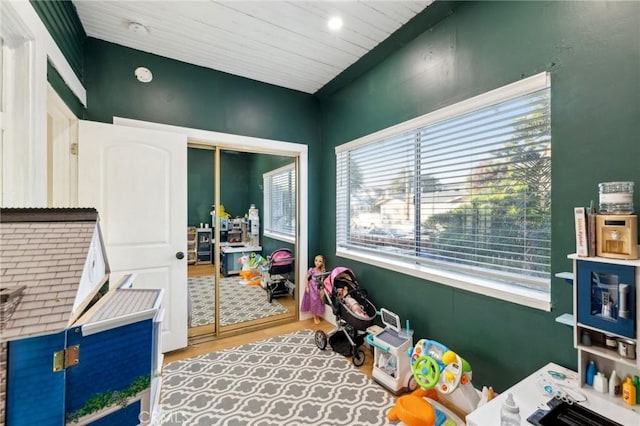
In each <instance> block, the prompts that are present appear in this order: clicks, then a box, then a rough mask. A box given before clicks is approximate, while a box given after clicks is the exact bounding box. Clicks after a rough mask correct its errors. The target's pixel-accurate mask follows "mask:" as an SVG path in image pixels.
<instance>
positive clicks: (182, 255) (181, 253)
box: [176, 251, 184, 259]
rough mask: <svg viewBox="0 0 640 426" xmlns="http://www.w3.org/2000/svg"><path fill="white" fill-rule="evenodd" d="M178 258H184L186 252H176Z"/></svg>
mask: <svg viewBox="0 0 640 426" xmlns="http://www.w3.org/2000/svg"><path fill="white" fill-rule="evenodd" d="M176 258H177V259H184V253H183V252H181V251H179V252H177V253H176Z"/></svg>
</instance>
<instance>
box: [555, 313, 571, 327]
mask: <svg viewBox="0 0 640 426" xmlns="http://www.w3.org/2000/svg"><path fill="white" fill-rule="evenodd" d="M556 322H559V323H560V324H565V325H568V326H570V327H573V325H574V324H575V321H574V319H573V315H572V314H562V315H560V316H559V317H558V318H556Z"/></svg>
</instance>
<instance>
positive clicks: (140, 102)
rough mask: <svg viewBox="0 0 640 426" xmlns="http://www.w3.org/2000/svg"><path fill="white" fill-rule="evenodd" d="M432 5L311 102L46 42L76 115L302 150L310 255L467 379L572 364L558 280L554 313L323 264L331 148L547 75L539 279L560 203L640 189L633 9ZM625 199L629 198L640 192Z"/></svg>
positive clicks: (329, 247)
mask: <svg viewBox="0 0 640 426" xmlns="http://www.w3.org/2000/svg"><path fill="white" fill-rule="evenodd" d="M55 3H58V2H55ZM432 7H434V9H431V8H432ZM432 7H429V8H427V10H426V11H425V12H424V13H423V14H421V15H420V16H418V17H416V18H415V19H414V20H412V21H411V22H410V23H409V24H408V25H407V26H405V27H403V28H402V29H401V32H402V34H403V35H404V37H406V36H407V35H410V36H413V35H417V37H416V38H415V39H414V40H413V41H410V42H407V41H406V38H401V37H395V36H396V34H398V33H396V34H394V37H393V39H392V40H391V44H390V43H387V42H385V43H383V44H382V45H381V46H380V47H379V48H377V49H376V50H375V51H374V52H373V53H370V54H368V55H367V56H366V58H365V61H364V62H365V63H366V65H367V66H373V68H372V69H371V70H370V71H365V70H364V68H363V67H361V66H359V65H358V63H357V64H356V65H355V66H354V67H353V68H351V69H350V70H348V72H346V73H345V74H344V75H343V76H342V77H339V78H338V79H337V80H336V83H333V84H332V83H329V84H328V85H327V86H325V88H323V89H322V90H321V91H320V92H319V93H318V96H317V97H313V96H311V95H307V94H304V93H299V92H295V91H292V90H287V89H282V88H278V87H275V86H270V85H267V84H263V83H259V82H256V81H252V80H247V79H243V78H241V77H236V76H231V75H228V74H225V73H222V72H217V71H212V70H208V69H205V68H201V67H197V66H194V65H189V64H184V63H181V62H178V61H173V60H169V59H166V58H162V57H158V56H154V55H150V54H147V53H144V52H138V51H134V50H131V49H128V48H124V47H121V46H117V45H114V44H110V43H106V42H103V41H99V40H95V39H91V38H88V39H86V41H85V40H83V39H82V38H80V39H78V38H77V37H76V36H74V35H73V30H72V29H71V30H67V31H70V33H69V34H66V33H65V31H61V32H62V34H63V35H65V34H66V36H67V39H66V40H67V41H65V39H64V37H62V38H61V37H59V35H58V36H56V34H54V38H55V39H56V41H57V42H58V44H59V45H60V46H61V49H62V50H63V52H64V53H65V56H67V57H69V56H68V52H67V50H73V49H75V46H71V45H69V43H71V44H78V45H84V53H83V55H84V64H83V65H84V69H83V72H80V71H77V72H78V73H79V75H82V78H83V81H84V85H85V88H86V89H87V99H88V109H87V110H86V112H85V113H84V118H87V119H89V120H95V121H103V122H112V118H113V116H121V117H127V118H133V119H139V120H148V121H155V122H161V123H166V124H173V125H178V126H186V127H193V128H200V129H205V130H212V131H220V132H225V133H231V134H238V135H247V136H255V137H260V138H267V139H274V140H283V141H290V142H297V143H305V144H307V145H308V147H309V242H306V243H307V244H308V247H309V253H310V256H313V254H315V253H318V252H321V253H324V254H325V255H326V256H327V257H328V262H329V265H331V266H337V265H345V266H350V267H352V268H353V269H354V270H355V271H356V274H357V275H358V278H359V281H360V282H361V283H362V284H363V286H364V287H366V288H367V290H369V293H370V295H371V298H372V300H373V301H374V303H375V304H376V305H377V306H378V307H387V308H388V309H391V310H393V311H396V312H397V313H398V314H400V316H401V317H402V318H403V319H404V318H408V319H410V320H411V322H412V324H413V325H414V328H415V330H416V337H417V338H418V337H427V338H432V339H437V340H440V341H442V342H443V343H445V344H447V345H449V346H450V347H452V348H453V349H455V350H456V351H458V352H459V353H460V354H461V355H462V356H464V357H466V358H467V359H468V360H469V361H470V362H471V364H472V366H473V368H474V383H475V384H476V385H482V384H491V385H493V386H494V387H495V388H496V389H497V390H499V391H500V390H502V389H504V388H505V387H507V386H509V385H511V384H513V383H514V382H516V381H517V380H519V379H520V378H522V377H524V376H526V375H527V374H528V373H530V372H531V371H532V370H534V369H536V368H538V367H540V366H541V365H543V364H545V363H546V362H548V361H555V362H558V363H559V364H563V365H565V366H568V367H573V368H575V367H576V352H575V350H574V349H573V348H572V336H571V329H570V328H569V327H566V326H563V325H560V324H558V323H556V322H555V321H554V319H555V317H556V316H558V315H560V314H561V313H564V312H571V309H572V306H571V287H570V286H569V285H567V284H565V283H564V282H563V281H561V280H558V279H555V278H554V279H553V280H552V303H553V312H551V313H547V312H542V311H539V310H534V309H529V308H525V307H521V306H519V305H515V304H512V303H506V302H500V301H497V300H495V299H491V298H488V297H484V296H482V295H477V294H473V293H468V292H465V291H460V290H454V289H451V288H448V287H445V286H441V285H438V284H434V283H430V282H427V281H423V280H418V279H414V278H411V277H408V276H405V275H402V274H397V273H394V272H391V271H387V270H384V269H380V268H375V267H371V266H367V265H363V264H359V263H357V262H351V261H348V260H345V259H337V258H336V257H335V255H334V253H335V236H334V235H333V231H332V230H333V229H335V214H334V213H333V212H334V211H335V197H334V194H335V162H334V159H335V153H334V147H335V146H336V145H339V144H342V143H345V142H348V141H350V140H353V139H355V138H357V137H360V136H363V135H366V134H369V133H372V132H375V131H376V130H379V129H381V128H385V127H388V126H391V125H394V124H397V123H399V122H402V121H405V120H408V119H411V118H414V117H416V116H419V115H422V114H425V113H427V112H430V111H433V110H436V109H438V108H441V107H443V106H446V105H450V104H452V103H455V102H457V101H461V100H464V99H467V98H469V97H472V96H475V95H478V94H480V93H483V92H486V91H488V90H491V89H494V88H496V87H499V86H502V85H505V84H508V83H511V82H513V81H517V80H518V79H520V78H523V77H527V76H530V75H532V74H536V73H538V72H541V71H549V72H550V73H551V79H552V83H551V84H552V88H551V90H552V137H553V142H552V144H553V145H552V146H553V171H552V174H553V176H552V177H553V193H552V203H553V207H552V209H553V212H552V215H553V217H552V232H553V246H552V275H553V274H554V273H556V272H561V271H567V270H569V269H570V266H571V264H570V262H569V261H568V260H567V259H566V254H567V253H569V252H572V251H573V250H574V236H573V217H572V214H571V212H572V207H574V206H578V205H588V203H589V201H590V200H592V199H594V200H597V184H598V183H599V182H603V181H612V180H631V181H635V182H636V185H637V186H638V187H640V166H639V164H640V143H639V141H638V135H640V120H638V117H640V97H638V95H637V94H638V93H639V89H640V48H639V46H640V42H639V41H640V25H638V23H639V22H640V4H639V3H636V2H543V1H536V2H526V1H522V2H521V1H513V2H508V1H504V2H456V3H448V2H437V3H436V4H435V6H432ZM454 7H455V8H454ZM430 10H433V11H435V12H434V15H432V16H430V14H431V13H432V12H431V11H430ZM67 12H68V10H67V11H66V12H64V13H65V14H66V13H67ZM54 15H55V14H53V13H52V14H51V16H49V17H47V16H44V17H43V19H44V20H45V21H46V20H47V19H48V18H52V19H54V18H55V16H54ZM447 15H448V16H447ZM445 16H446V17H445ZM443 17H445V18H444V19H442V18H443ZM440 19H442V20H441V21H439V20H440ZM438 21H439V23H437V24H436V25H435V26H433V27H431V24H433V23H435V22H438ZM48 28H50V31H54V32H57V31H58V29H56V28H53V27H50V26H48ZM52 28H53V29H52ZM389 46H392V49H389ZM362 63H363V62H360V64H362ZM141 65H144V66H147V67H149V68H150V69H151V70H152V71H153V74H154V80H153V81H152V82H151V83H149V84H140V83H138V82H137V81H136V80H135V78H134V77H133V70H134V69H135V68H136V67H138V66H141ZM50 78H51V77H50ZM345 84H346V86H344V87H342V88H341V85H345ZM56 90H58V88H56ZM319 99H320V100H319ZM72 108H73V107H72ZM74 111H75V109H74ZM250 193H251V191H250V192H249V194H250ZM634 203H635V205H636V206H640V188H636V191H635V197H634ZM245 204H246V202H245ZM639 208H640V207H639ZM242 209H243V210H244V209H246V206H245V205H242ZM232 213H236V212H235V211H232ZM320 229H322V230H324V231H323V232H322V233H321V232H320V231H319V230H320Z"/></svg>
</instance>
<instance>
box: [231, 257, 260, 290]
mask: <svg viewBox="0 0 640 426" xmlns="http://www.w3.org/2000/svg"><path fill="white" fill-rule="evenodd" d="M255 255H256V254H255V253H251V256H249V255H247V254H243V255H242V256H240V257H239V258H238V261H237V263H239V264H242V270H241V271H240V272H239V274H240V276H241V277H242V281H241V283H242V284H247V285H260V283H261V281H262V279H261V278H262V273H261V272H260V271H259V270H258V269H257V268H256V267H254V266H252V265H251V257H253V256H255ZM258 256H260V255H258ZM260 257H262V256H260ZM254 265H255V262H254Z"/></svg>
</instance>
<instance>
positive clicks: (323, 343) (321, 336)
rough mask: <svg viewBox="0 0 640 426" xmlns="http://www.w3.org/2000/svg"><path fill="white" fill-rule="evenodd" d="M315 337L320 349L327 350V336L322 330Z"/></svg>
mask: <svg viewBox="0 0 640 426" xmlns="http://www.w3.org/2000/svg"><path fill="white" fill-rule="evenodd" d="M313 337H314V340H315V342H316V346H317V347H318V349H321V350H325V348H326V347H327V334H326V333H325V332H324V331H322V330H318V331H316V334H315V335H314V336H313Z"/></svg>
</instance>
